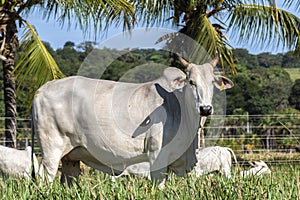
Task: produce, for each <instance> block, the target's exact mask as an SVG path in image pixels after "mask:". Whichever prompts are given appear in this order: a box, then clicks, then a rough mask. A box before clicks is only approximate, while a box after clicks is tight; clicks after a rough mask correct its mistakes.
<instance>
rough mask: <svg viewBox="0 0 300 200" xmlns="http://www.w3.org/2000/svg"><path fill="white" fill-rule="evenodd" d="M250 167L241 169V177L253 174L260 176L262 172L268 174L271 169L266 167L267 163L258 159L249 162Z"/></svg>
mask: <svg viewBox="0 0 300 200" xmlns="http://www.w3.org/2000/svg"><path fill="white" fill-rule="evenodd" d="M249 163H250V165H251V166H252V168H250V169H249V170H246V171H241V172H240V173H241V176H242V177H244V178H245V177H253V176H262V175H263V174H270V173H271V170H270V168H269V167H268V165H267V164H266V163H265V162H264V161H262V160H260V161H254V162H249Z"/></svg>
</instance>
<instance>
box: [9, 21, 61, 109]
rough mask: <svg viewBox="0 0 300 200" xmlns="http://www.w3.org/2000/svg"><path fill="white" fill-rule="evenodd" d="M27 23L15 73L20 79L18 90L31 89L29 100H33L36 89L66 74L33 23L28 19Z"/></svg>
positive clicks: (17, 78)
mask: <svg viewBox="0 0 300 200" xmlns="http://www.w3.org/2000/svg"><path fill="white" fill-rule="evenodd" d="M25 23H26V25H27V28H26V31H24V34H23V36H22V38H21V48H22V50H23V51H22V52H23V53H22V54H21V55H20V58H19V60H18V63H17V65H16V67H15V70H14V73H15V77H16V80H18V82H17V84H18V90H19V89H22V88H23V89H24V88H26V89H27V90H29V91H28V96H27V97H28V99H27V101H30V102H31V100H32V98H33V95H34V93H35V91H36V90H37V89H38V88H39V87H40V86H41V85H43V84H45V83H46V82H48V81H50V80H53V79H60V78H62V77H64V75H63V73H62V72H61V71H60V69H59V67H58V66H57V64H56V62H55V60H54V59H53V57H52V56H51V54H50V53H49V52H48V51H47V49H46V47H45V46H44V44H43V43H42V41H41V40H40V38H39V37H38V35H37V33H36V31H35V30H34V28H33V27H32V25H31V24H30V23H28V22H27V21H25ZM27 103H28V102H27ZM29 104H30V103H29Z"/></svg>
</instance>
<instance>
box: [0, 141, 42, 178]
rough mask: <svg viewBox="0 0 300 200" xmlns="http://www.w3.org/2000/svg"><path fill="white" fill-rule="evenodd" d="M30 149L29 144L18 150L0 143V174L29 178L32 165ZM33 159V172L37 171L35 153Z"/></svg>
mask: <svg viewBox="0 0 300 200" xmlns="http://www.w3.org/2000/svg"><path fill="white" fill-rule="evenodd" d="M31 151H32V148H31V147H30V146H28V147H26V149H25V150H18V149H14V148H10V147H5V146H2V145H0V172H1V173H2V175H10V176H12V177H25V178H26V179H29V178H30V175H31V174H30V169H31V166H32V162H31ZM33 161H34V162H33V163H34V169H35V172H37V171H38V161H37V158H36V156H35V154H33Z"/></svg>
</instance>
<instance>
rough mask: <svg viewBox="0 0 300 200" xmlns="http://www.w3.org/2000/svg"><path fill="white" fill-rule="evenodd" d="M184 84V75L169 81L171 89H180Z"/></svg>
mask: <svg viewBox="0 0 300 200" xmlns="http://www.w3.org/2000/svg"><path fill="white" fill-rule="evenodd" d="M185 85H186V78H185V77H178V78H176V79H173V80H172V81H171V87H172V89H173V90H178V89H182V88H183V87H184V86H185Z"/></svg>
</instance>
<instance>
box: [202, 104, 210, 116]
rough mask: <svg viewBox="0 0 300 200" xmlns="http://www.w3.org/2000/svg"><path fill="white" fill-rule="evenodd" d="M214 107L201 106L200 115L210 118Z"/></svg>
mask: <svg viewBox="0 0 300 200" xmlns="http://www.w3.org/2000/svg"><path fill="white" fill-rule="evenodd" d="M212 110H213V108H212V106H200V115H201V116H209V115H211V114H212Z"/></svg>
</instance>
